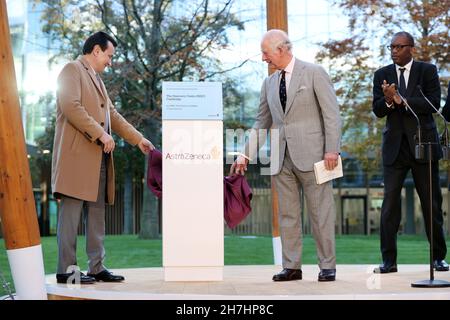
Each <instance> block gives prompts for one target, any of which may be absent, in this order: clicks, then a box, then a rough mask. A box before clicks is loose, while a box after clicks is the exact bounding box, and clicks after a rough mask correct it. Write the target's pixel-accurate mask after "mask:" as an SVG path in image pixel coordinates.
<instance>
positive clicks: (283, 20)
mask: <svg viewBox="0 0 450 320" xmlns="http://www.w3.org/2000/svg"><path fill="white" fill-rule="evenodd" d="M266 8H267V30H270V29H280V30H283V31H286V32H288V15H287V0H266ZM275 71H276V70H275V69H272V68H270V67H269V74H272V73H273V72H275ZM271 187H272V238H273V240H272V243H273V259H274V263H275V264H276V265H281V238H280V228H279V225H278V208H279V207H278V194H277V192H276V189H275V183H274V181H273V178H272V181H271Z"/></svg>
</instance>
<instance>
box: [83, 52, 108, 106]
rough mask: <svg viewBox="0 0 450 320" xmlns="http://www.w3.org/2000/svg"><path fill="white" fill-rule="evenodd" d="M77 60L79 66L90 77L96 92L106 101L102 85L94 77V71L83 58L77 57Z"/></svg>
mask: <svg viewBox="0 0 450 320" xmlns="http://www.w3.org/2000/svg"><path fill="white" fill-rule="evenodd" d="M78 60H79V61H80V62H81V64H82V65H83V66H84V69H85V70H86V71H87V73H88V74H89V76H90V77H91V80H92V82H93V83H94V85H95V87H96V88H97V90H98V92H99V93H100V94H101V96H102V97H103V99H105V100H106V97H105V94H104V92H103V90H102V84H101V83H99V81H98V80H97V77H96V76H95V74H94V70H92V67H91V66H90V65H89V63H88V62H87V61H86V60H85V59H84V58H83V57H79V58H78Z"/></svg>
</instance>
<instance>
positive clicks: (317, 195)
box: [274, 150, 336, 269]
mask: <svg viewBox="0 0 450 320" xmlns="http://www.w3.org/2000/svg"><path fill="white" fill-rule="evenodd" d="M274 181H275V187H276V191H277V193H278V200H279V225H280V236H281V246H282V252H283V268H289V269H300V268H301V265H302V262H301V261H302V246H303V243H302V221H301V203H300V195H299V190H300V187H303V192H304V195H305V198H306V204H307V207H308V214H309V219H310V222H311V227H312V234H313V237H314V240H315V242H316V249H317V257H318V264H319V267H320V269H335V268H336V251H335V221H336V210H335V207H334V198H333V188H332V183H331V181H329V182H327V183H324V184H321V185H318V184H316V178H315V176H314V171H308V172H304V171H300V170H298V169H297V168H296V167H295V165H294V164H293V163H292V160H291V158H290V156H289V152H288V150H286V155H285V158H284V161H283V167H282V169H281V171H280V173H279V174H278V175H276V176H274Z"/></svg>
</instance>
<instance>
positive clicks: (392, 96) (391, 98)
mask: <svg viewBox="0 0 450 320" xmlns="http://www.w3.org/2000/svg"><path fill="white" fill-rule="evenodd" d="M381 88H382V89H383V94H384V99H385V100H386V103H387V104H391V103H392V102H395V103H396V104H398V105H402V99H400V96H399V95H398V94H397V88H396V86H395V83H392V84H388V83H387V82H386V80H383V84H382V85H381Z"/></svg>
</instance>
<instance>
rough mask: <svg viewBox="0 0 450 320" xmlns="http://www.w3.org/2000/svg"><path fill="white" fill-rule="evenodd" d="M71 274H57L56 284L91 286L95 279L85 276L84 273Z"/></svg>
mask: <svg viewBox="0 0 450 320" xmlns="http://www.w3.org/2000/svg"><path fill="white" fill-rule="evenodd" d="M74 273H75V272H71V273H57V274H56V282H57V283H66V284H92V283H95V279H94V278H93V277H90V276H86V275H85V274H84V273H82V272H79V273H78V274H74Z"/></svg>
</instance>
